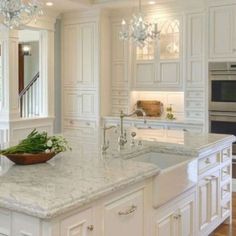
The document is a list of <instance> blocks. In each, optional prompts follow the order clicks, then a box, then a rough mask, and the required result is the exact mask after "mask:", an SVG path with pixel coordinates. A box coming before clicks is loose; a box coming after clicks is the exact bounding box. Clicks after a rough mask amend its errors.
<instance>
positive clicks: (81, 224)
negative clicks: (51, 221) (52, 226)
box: [60, 209, 94, 236]
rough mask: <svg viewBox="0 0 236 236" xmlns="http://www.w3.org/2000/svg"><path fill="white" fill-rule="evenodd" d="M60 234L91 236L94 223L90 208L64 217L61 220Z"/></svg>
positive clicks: (64, 235) (62, 235) (66, 235)
mask: <svg viewBox="0 0 236 236" xmlns="http://www.w3.org/2000/svg"><path fill="white" fill-rule="evenodd" d="M60 228H61V229H60V232H61V236H92V235H93V231H94V225H93V220H92V209H88V210H85V211H83V212H81V213H78V214H76V215H73V216H71V217H69V218H66V219H65V220H63V221H62V222H61V227H60Z"/></svg>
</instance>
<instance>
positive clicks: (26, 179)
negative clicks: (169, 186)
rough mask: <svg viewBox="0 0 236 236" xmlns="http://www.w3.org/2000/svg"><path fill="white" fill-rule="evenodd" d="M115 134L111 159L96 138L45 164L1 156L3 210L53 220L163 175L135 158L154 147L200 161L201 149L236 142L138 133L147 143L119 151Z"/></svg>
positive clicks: (204, 136)
mask: <svg viewBox="0 0 236 236" xmlns="http://www.w3.org/2000/svg"><path fill="white" fill-rule="evenodd" d="M139 131H140V132H143V130H139ZM111 132H113V133H112V135H111V136H110V137H109V140H110V145H111V148H110V149H109V153H108V154H107V155H106V156H103V155H101V153H100V147H101V139H100V138H99V137H100V135H96V137H95V136H94V137H93V138H92V140H90V141H89V139H86V143H85V144H84V143H81V142H82V141H78V137H75V138H73V137H70V138H69V141H70V143H71V145H72V147H73V148H74V149H73V151H72V152H67V153H63V154H59V155H58V156H57V157H56V158H54V159H52V160H51V161H49V162H48V163H46V164H41V165H33V166H16V165H13V164H12V163H11V162H10V161H8V160H7V159H6V158H1V159H0V161H1V165H0V208H5V209H10V210H14V211H18V212H23V213H26V214H29V215H32V216H36V217H39V218H42V219H49V218H53V217H55V216H58V215H60V214H63V213H65V212H69V211H70V210H72V209H75V208H78V207H81V206H83V205H85V204H88V203H90V202H91V201H93V200H96V199H98V198H100V197H102V196H105V195H107V194H109V193H111V192H114V191H116V190H118V189H121V188H124V187H126V186H128V185H131V184H134V183H137V182H140V181H142V180H145V179H146V178H149V177H152V176H155V175H158V174H159V173H160V171H161V170H160V168H159V167H158V166H156V165H153V164H149V163H144V162H138V161H135V158H134V159H130V157H135V156H137V155H138V154H140V153H147V152H150V151H152V150H153V149H155V150H156V151H157V152H166V153H168V152H169V153H171V155H173V154H181V155H189V156H195V157H197V156H196V155H198V154H199V152H200V151H202V150H205V149H211V148H214V147H215V146H218V145H221V144H223V143H225V142H229V143H230V142H234V141H235V137H234V136H228V135H215V134H202V135H200V134H191V133H187V132H182V131H178V132H177V134H178V135H179V136H180V137H179V136H178V135H177V136H176V134H175V135H174V138H173V140H172V142H170V139H166V140H163V139H160V140H159V139H158V137H157V136H156V137H155V135H154V137H155V138H156V139H154V137H152V140H148V138H147V137H146V136H145V135H142V133H138V137H139V138H142V137H144V138H143V145H141V146H138V145H137V146H136V147H131V146H130V143H129V142H130V140H129V142H128V144H127V147H126V149H125V150H123V151H118V149H117V137H118V133H114V131H111ZM129 136H130V135H129ZM176 137H177V138H176ZM80 140H83V138H81V139H80ZM84 140H85V139H84ZM135 142H136V143H138V140H136V141H135Z"/></svg>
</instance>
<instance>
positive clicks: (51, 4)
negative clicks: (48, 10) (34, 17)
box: [46, 2, 54, 7]
mask: <svg viewBox="0 0 236 236" xmlns="http://www.w3.org/2000/svg"><path fill="white" fill-rule="evenodd" d="M53 5H54V4H53V2H46V6H48V7H51V6H53Z"/></svg>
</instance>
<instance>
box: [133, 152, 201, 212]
mask: <svg viewBox="0 0 236 236" xmlns="http://www.w3.org/2000/svg"><path fill="white" fill-rule="evenodd" d="M135 160H136V161H141V162H147V163H152V164H154V165H157V166H158V167H159V168H160V169H161V172H160V174H159V175H158V176H155V177H154V181H153V206H154V208H157V207H160V206H161V205H163V204H165V203H166V202H168V201H169V200H171V199H174V198H175V197H177V196H178V195H180V194H181V193H183V192H185V191H186V190H188V189H190V188H191V187H193V186H195V185H196V184H197V160H196V159H192V158H189V157H187V156H180V155H175V154H165V153H158V152H149V153H145V154H140V155H138V156H136V157H135Z"/></svg>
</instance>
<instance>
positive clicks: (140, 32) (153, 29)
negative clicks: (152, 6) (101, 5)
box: [120, 0, 160, 48]
mask: <svg viewBox="0 0 236 236" xmlns="http://www.w3.org/2000/svg"><path fill="white" fill-rule="evenodd" d="M159 36H160V31H158V24H157V23H151V22H148V21H146V20H145V19H144V16H143V13H142V5H141V0H139V11H138V14H136V15H133V17H132V19H131V21H130V22H129V24H127V22H126V21H125V20H124V19H123V20H122V23H121V32H120V38H121V39H122V40H130V39H131V41H132V42H133V43H134V44H135V45H136V46H138V47H140V48H143V47H144V46H145V45H147V44H148V43H149V42H151V41H153V40H155V39H157V38H158V37H159Z"/></svg>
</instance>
